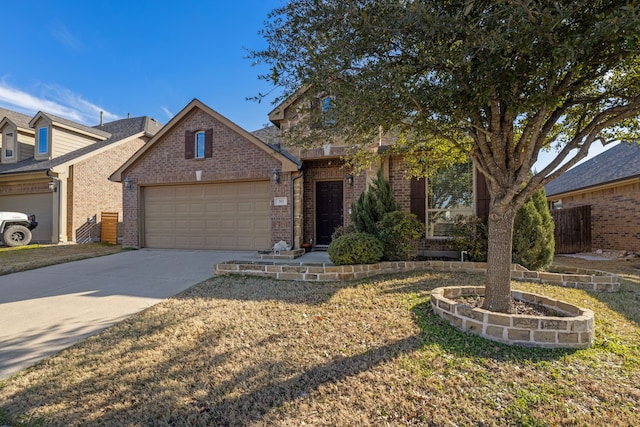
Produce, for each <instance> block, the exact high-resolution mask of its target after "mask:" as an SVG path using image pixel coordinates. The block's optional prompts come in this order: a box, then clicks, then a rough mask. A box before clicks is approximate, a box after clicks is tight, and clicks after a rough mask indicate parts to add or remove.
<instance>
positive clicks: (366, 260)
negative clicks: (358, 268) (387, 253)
mask: <svg viewBox="0 0 640 427" xmlns="http://www.w3.org/2000/svg"><path fill="white" fill-rule="evenodd" d="M382 254H383V246H382V242H380V240H378V238H376V237H375V236H372V235H371V234H367V233H349V234H345V235H343V236H340V237H338V238H337V239H335V240H333V241H332V242H331V244H330V245H329V259H330V260H331V262H332V263H334V264H335V265H350V264H373V263H376V262H378V261H380V259H381V258H382Z"/></svg>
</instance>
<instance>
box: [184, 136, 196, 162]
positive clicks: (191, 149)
mask: <svg viewBox="0 0 640 427" xmlns="http://www.w3.org/2000/svg"><path fill="white" fill-rule="evenodd" d="M195 156H196V140H195V139H194V133H193V132H191V131H189V130H187V131H185V132H184V158H185V159H193V158H194V157H195Z"/></svg>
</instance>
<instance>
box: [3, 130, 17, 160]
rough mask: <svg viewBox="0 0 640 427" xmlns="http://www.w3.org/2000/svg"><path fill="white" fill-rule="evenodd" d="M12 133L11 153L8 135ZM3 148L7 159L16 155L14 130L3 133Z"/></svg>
mask: <svg viewBox="0 0 640 427" xmlns="http://www.w3.org/2000/svg"><path fill="white" fill-rule="evenodd" d="M8 135H11V153H8V147H7V136H8ZM2 140H3V141H2V148H3V150H2V151H3V154H4V157H5V159H13V158H14V157H15V155H16V138H15V133H14V132H13V131H9V132H5V133H3V134H2Z"/></svg>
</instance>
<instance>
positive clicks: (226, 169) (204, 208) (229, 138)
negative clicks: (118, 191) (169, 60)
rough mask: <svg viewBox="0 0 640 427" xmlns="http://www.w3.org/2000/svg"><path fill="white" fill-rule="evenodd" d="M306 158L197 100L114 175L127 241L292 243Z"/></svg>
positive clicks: (163, 244) (205, 245)
mask: <svg viewBox="0 0 640 427" xmlns="http://www.w3.org/2000/svg"><path fill="white" fill-rule="evenodd" d="M298 170H299V164H298V163H297V161H296V160H295V159H293V158H292V157H291V156H289V155H288V154H287V153H284V152H283V151H281V150H278V149H277V147H273V146H270V145H268V144H267V143H265V142H264V141H262V140H261V139H259V138H257V137H256V136H255V135H253V134H251V133H249V132H247V131H246V130H244V129H242V128H241V127H239V126H238V125H236V124H235V123H233V122H231V121H230V120H229V119H227V118H225V117H223V116H222V115H220V114H219V113H217V112H216V111H214V110H212V109H211V108H210V107H208V106H206V105H205V104H203V103H202V102H200V101H199V100H197V99H194V100H193V101H191V102H190V103H189V104H188V105H187V106H185V107H184V108H183V109H182V111H180V112H179V113H178V114H177V115H176V116H175V117H174V118H172V119H171V120H170V121H169V123H167V124H166V125H165V126H164V127H163V128H162V130H161V131H160V132H158V133H157V134H156V135H155V136H154V137H153V138H152V139H151V140H150V141H149V143H147V144H146V145H145V146H144V147H142V149H140V150H139V151H138V152H136V153H135V155H133V156H132V157H131V158H130V159H129V160H128V161H127V162H126V163H125V164H123V165H122V167H120V168H119V169H118V170H117V171H116V172H115V173H114V174H113V175H112V176H111V178H110V179H111V180H113V181H115V182H122V183H123V184H124V185H123V186H122V187H123V188H122V195H123V203H124V218H123V219H124V235H123V245H124V246H130V247H149V248H181V249H226V250H234V249H235V250H261V249H262V250H264V249H269V248H271V247H272V246H273V244H274V243H275V242H278V241H280V240H284V241H286V242H291V240H292V234H293V232H294V230H293V228H292V226H291V222H292V217H293V215H294V206H293V204H292V201H293V200H294V199H295V196H294V194H293V193H294V191H295V189H294V187H296V186H297V187H299V184H298V183H297V181H296V177H297V176H298V175H299V172H298Z"/></svg>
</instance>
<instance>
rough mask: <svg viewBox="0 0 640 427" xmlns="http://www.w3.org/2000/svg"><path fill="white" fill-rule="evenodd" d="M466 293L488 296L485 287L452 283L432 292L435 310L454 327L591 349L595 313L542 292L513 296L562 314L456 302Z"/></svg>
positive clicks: (497, 337)
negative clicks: (499, 309) (510, 310)
mask: <svg viewBox="0 0 640 427" xmlns="http://www.w3.org/2000/svg"><path fill="white" fill-rule="evenodd" d="M465 295H481V296H482V295H484V287H482V286H451V287H442V288H436V289H434V290H433V291H431V306H432V308H433V311H434V312H435V313H436V314H438V315H439V316H440V317H442V318H443V319H445V320H447V321H448V322H449V323H450V324H451V325H453V326H454V327H456V328H458V329H460V330H462V331H467V332H470V333H473V334H476V335H480V336H482V337H484V338H486V339H489V340H492V341H498V342H502V343H506V344H517V345H523V346H531V347H545V348H588V347H590V346H591V345H593V337H594V328H595V322H594V313H593V311H591V310H587V309H583V308H580V307H578V306H575V305H573V304H569V303H566V302H563V301H559V300H556V299H553V298H549V297H546V296H542V295H537V294H533V293H528V292H522V291H512V292H511V295H512V297H513V299H515V300H519V301H525V302H531V303H536V304H541V305H544V306H546V307H548V308H550V309H552V310H554V311H556V312H560V313H563V314H565V315H566V316H567V317H560V316H532V315H523V314H507V313H495V312H491V311H488V310H484V309H482V308H480V307H471V306H469V305H466V304H463V303H460V302H456V301H454V300H453V299H454V298H456V297H458V296H465Z"/></svg>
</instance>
